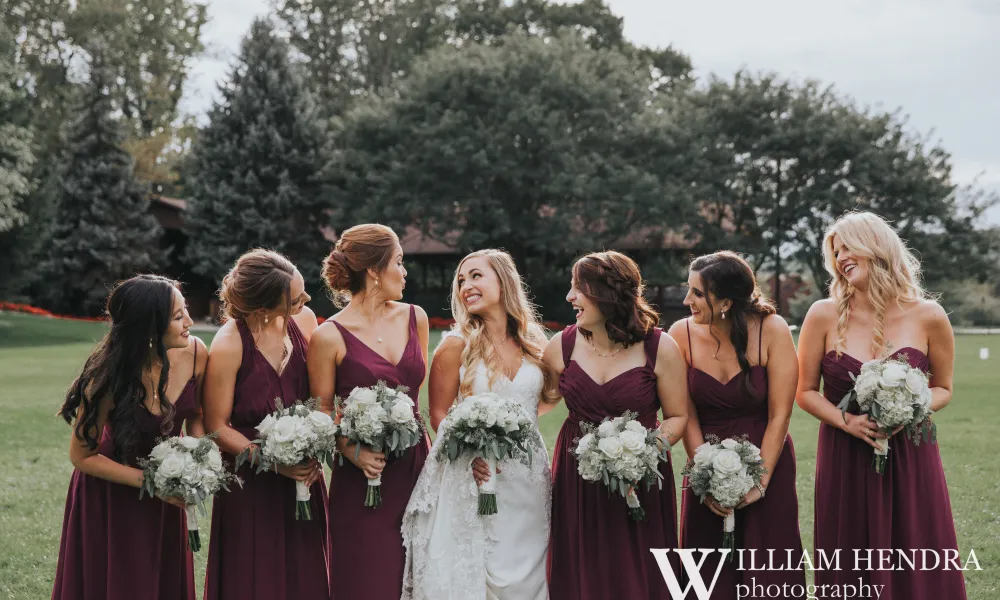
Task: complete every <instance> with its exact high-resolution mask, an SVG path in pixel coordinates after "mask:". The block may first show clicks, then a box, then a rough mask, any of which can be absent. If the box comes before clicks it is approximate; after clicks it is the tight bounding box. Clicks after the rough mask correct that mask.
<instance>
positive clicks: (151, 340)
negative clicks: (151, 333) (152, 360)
mask: <svg viewBox="0 0 1000 600" xmlns="http://www.w3.org/2000/svg"><path fill="white" fill-rule="evenodd" d="M149 348H150V349H152V348H153V338H149Z"/></svg>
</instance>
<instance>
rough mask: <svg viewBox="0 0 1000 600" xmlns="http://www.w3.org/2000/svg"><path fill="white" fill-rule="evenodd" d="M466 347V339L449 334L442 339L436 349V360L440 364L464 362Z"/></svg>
mask: <svg viewBox="0 0 1000 600" xmlns="http://www.w3.org/2000/svg"><path fill="white" fill-rule="evenodd" d="M464 349H465V340H463V339H462V338H460V337H458V336H457V335H449V336H447V337H445V338H444V339H443V340H441V343H440V344H438V347H437V349H435V350H434V362H436V363H438V362H439V361H441V362H440V363H439V364H451V363H455V364H459V363H461V362H462V351H463V350H464Z"/></svg>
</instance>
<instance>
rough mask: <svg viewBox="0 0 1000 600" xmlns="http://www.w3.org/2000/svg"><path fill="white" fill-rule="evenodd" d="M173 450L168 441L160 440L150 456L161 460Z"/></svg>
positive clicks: (158, 460)
mask: <svg viewBox="0 0 1000 600" xmlns="http://www.w3.org/2000/svg"><path fill="white" fill-rule="evenodd" d="M171 452H173V449H172V448H171V447H170V444H169V443H168V442H160V443H159V444H157V445H156V447H154V448H153V451H152V452H150V453H149V457H150V458H152V459H153V460H155V461H157V462H160V461H162V460H163V459H164V458H166V457H167V456H169V455H170V454H171Z"/></svg>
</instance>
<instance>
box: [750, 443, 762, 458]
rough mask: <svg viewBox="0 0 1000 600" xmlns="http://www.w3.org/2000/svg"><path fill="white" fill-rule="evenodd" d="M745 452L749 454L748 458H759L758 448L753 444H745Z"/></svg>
mask: <svg viewBox="0 0 1000 600" xmlns="http://www.w3.org/2000/svg"><path fill="white" fill-rule="evenodd" d="M747 447H748V450H747V453H748V454H749V455H750V460H752V461H759V460H760V448H758V447H757V446H754V445H753V444H747Z"/></svg>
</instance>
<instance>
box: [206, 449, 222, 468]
mask: <svg viewBox="0 0 1000 600" xmlns="http://www.w3.org/2000/svg"><path fill="white" fill-rule="evenodd" d="M205 460H206V461H208V466H210V467H212V468H213V469H215V470H216V471H219V470H221V469H222V454H220V453H219V451H218V450H217V449H215V448H212V449H211V450H209V451H208V455H207V456H206V457H205Z"/></svg>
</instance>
